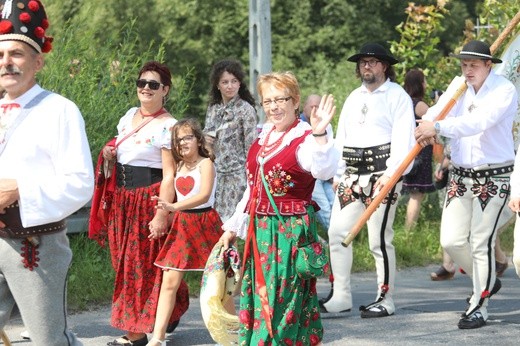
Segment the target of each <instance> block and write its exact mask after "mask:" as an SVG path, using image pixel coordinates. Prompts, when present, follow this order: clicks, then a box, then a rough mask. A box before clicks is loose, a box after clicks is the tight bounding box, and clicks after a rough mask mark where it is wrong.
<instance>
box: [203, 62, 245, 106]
mask: <svg viewBox="0 0 520 346" xmlns="http://www.w3.org/2000/svg"><path fill="white" fill-rule="evenodd" d="M224 72H227V73H231V74H232V75H233V76H235V78H236V79H238V81H239V82H240V89H238V95H239V96H240V98H241V99H242V100H244V101H246V102H247V103H249V104H250V105H251V106H253V107H255V99H254V97H253V95H251V92H249V89H248V88H247V85H246V83H245V82H244V78H245V73H244V70H243V69H242V65H241V64H240V63H239V62H238V61H236V60H232V59H225V60H221V61H219V62H217V63H216V64H215V65H213V68H212V69H211V74H210V77H209V84H210V89H209V105H210V106H212V105H215V104H219V103H222V94H221V93H220V90H218V82H219V81H220V77H222V74H223V73H224Z"/></svg>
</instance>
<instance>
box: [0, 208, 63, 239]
mask: <svg viewBox="0 0 520 346" xmlns="http://www.w3.org/2000/svg"><path fill="white" fill-rule="evenodd" d="M0 221H2V222H3V223H4V224H5V225H6V227H4V228H0V237H1V238H27V237H33V236H37V235H44V234H51V233H57V232H60V231H62V230H64V229H65V227H66V224H65V220H61V221H57V222H51V223H47V224H45V225H38V226H33V227H23V226H22V220H21V218H20V208H19V206H18V202H15V203H13V204H11V205H10V206H8V207H7V208H5V214H0Z"/></svg>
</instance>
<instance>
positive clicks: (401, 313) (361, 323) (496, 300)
mask: <svg viewBox="0 0 520 346" xmlns="http://www.w3.org/2000/svg"><path fill="white" fill-rule="evenodd" d="M435 269H436V267H434V266H429V267H421V268H412V269H404V270H401V271H399V272H398V277H397V284H396V290H397V292H396V294H395V304H396V308H397V311H396V314H395V315H394V316H391V317H386V318H381V319H368V320H367V319H361V318H360V317H359V312H358V311H356V310H357V307H358V306H359V305H363V304H367V303H370V302H371V301H372V300H373V299H374V292H375V274H374V273H359V274H353V276H352V290H353V298H354V309H353V310H352V312H351V313H349V314H347V315H345V316H343V317H336V318H327V319H324V320H323V323H324V328H325V337H324V340H323V343H324V344H325V345H441V344H447V345H492V344H495V345H518V344H519V339H520V279H519V278H518V277H517V276H516V273H515V271H514V269H513V268H512V266H511V265H510V266H509V268H508V269H507V271H506V272H505V274H504V277H503V278H502V289H501V290H500V292H499V293H498V294H496V295H495V296H494V297H493V298H492V301H491V303H490V306H489V308H488V311H489V320H488V323H487V325H486V326H484V327H483V328H480V329H476V330H459V329H458V328H457V321H458V318H459V316H460V314H461V313H462V312H463V310H464V309H465V307H466V303H465V299H466V297H467V296H468V293H469V292H470V291H471V283H470V280H469V278H468V277H467V276H466V275H461V274H459V273H457V274H456V275H455V278H454V279H453V280H449V281H443V282H433V281H431V280H430V278H429V273H430V272H431V271H434V270H435ZM328 287H329V285H328V282H327V281H326V280H323V281H320V282H319V285H318V292H319V294H320V296H326V295H327V293H328ZM109 316H110V308H109V307H105V308H102V309H99V310H96V311H92V312H84V313H80V314H74V315H71V316H70V317H69V324H70V327H71V328H72V330H73V331H74V332H75V333H76V334H77V335H78V337H79V338H80V339H81V340H82V341H83V343H84V345H85V346H103V345H106V343H107V342H108V341H111V340H113V339H114V338H116V337H118V336H120V335H121V332H120V331H118V330H116V329H113V328H111V327H110V325H109ZM22 330H23V326H22V323H21V320H20V318H13V319H12V321H11V323H10V324H9V325H8V326H7V327H6V332H7V334H8V335H9V337H10V338H11V341H12V343H13V345H15V346H29V345H31V342H29V341H24V340H22V339H21V338H20V336H19V334H20V332H21V331H22ZM0 344H1V343H0ZM174 345H178V346H185V345H214V342H212V339H211V337H210V335H209V333H208V332H207V330H206V328H205V327H204V323H203V321H202V317H201V314H200V307H199V302H198V299H192V300H191V302H190V309H189V310H188V312H187V314H186V315H185V316H184V317H183V319H182V320H181V323H180V325H179V327H178V328H177V330H176V331H175V333H173V334H172V335H170V336H169V337H168V346H174ZM49 346H52V345H49Z"/></svg>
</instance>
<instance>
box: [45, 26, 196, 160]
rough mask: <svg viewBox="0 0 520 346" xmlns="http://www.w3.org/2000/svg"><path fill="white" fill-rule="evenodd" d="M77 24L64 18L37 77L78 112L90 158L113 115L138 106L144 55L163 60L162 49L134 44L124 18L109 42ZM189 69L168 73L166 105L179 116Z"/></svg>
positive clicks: (109, 133)
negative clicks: (169, 83)
mask: <svg viewBox="0 0 520 346" xmlns="http://www.w3.org/2000/svg"><path fill="white" fill-rule="evenodd" d="M86 28H88V26H86V25H83V24H82V23H77V22H69V23H67V25H66V26H65V28H64V30H63V32H60V36H59V37H57V38H55V40H54V43H53V46H54V48H53V50H52V51H51V53H49V54H48V56H47V57H46V63H45V67H44V69H43V70H42V71H41V72H40V74H39V76H38V80H39V83H40V84H41V85H42V86H43V87H44V88H46V89H48V90H51V91H54V92H57V93H59V94H61V95H63V96H65V97H67V98H69V99H71V100H72V101H74V102H75V103H76V104H77V105H78V107H79V109H80V111H81V113H82V114H83V117H84V119H85V125H86V130H87V136H88V139H89V143H90V149H91V152H92V157H93V161H94V162H95V161H96V160H97V155H98V153H99V151H100V150H101V148H102V147H103V145H104V144H105V143H106V142H107V141H108V140H109V139H110V138H112V137H113V136H114V135H116V133H117V132H116V126H117V123H118V121H119V119H120V118H121V117H122V116H123V115H124V114H125V113H126V111H127V110H128V109H129V108H131V107H134V106H138V105H139V100H138V99H137V94H136V87H135V80H136V79H137V77H138V76H137V74H138V73H139V69H140V68H141V66H142V65H143V64H144V63H145V62H146V61H149V60H157V61H162V62H164V61H163V57H164V50H163V48H159V49H153V48H152V47H153V44H152V42H150V45H149V49H146V50H144V51H142V50H139V49H138V47H139V45H138V33H137V32H135V30H134V29H133V23H130V24H129V25H127V26H126V27H124V28H123V29H122V31H121V32H120V34H119V37H118V38H117V41H114V42H105V44H102V45H101V44H96V43H95V42H96V40H95V35H96V33H95V32H94V31H93V30H91V29H86ZM191 75H192V74H191V71H187V72H186V75H184V76H175V77H174V78H173V81H172V83H173V88H172V90H171V92H170V98H169V100H168V102H167V103H166V106H165V107H166V108H167V109H168V110H169V111H170V112H171V113H172V114H173V115H174V116H175V117H177V118H180V117H182V114H183V113H184V111H185V109H186V107H187V106H186V105H187V102H188V101H189V99H190V97H191V88H192V85H193V81H192V78H191Z"/></svg>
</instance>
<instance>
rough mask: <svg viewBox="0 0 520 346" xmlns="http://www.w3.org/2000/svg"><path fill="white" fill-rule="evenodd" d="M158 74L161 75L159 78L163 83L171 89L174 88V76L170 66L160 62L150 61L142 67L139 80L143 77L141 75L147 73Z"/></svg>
mask: <svg viewBox="0 0 520 346" xmlns="http://www.w3.org/2000/svg"><path fill="white" fill-rule="evenodd" d="M148 71H151V72H157V73H158V74H159V78H161V83H162V84H164V85H166V86H168V87H170V89H171V86H172V74H171V72H170V69H169V68H168V66H166V65H165V64H163V63H160V62H158V61H148V62H147V63H145V64H144V65H143V67H141V70H139V75H138V76H137V78H139V77H141V75H142V74H143V73H145V72H148Z"/></svg>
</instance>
